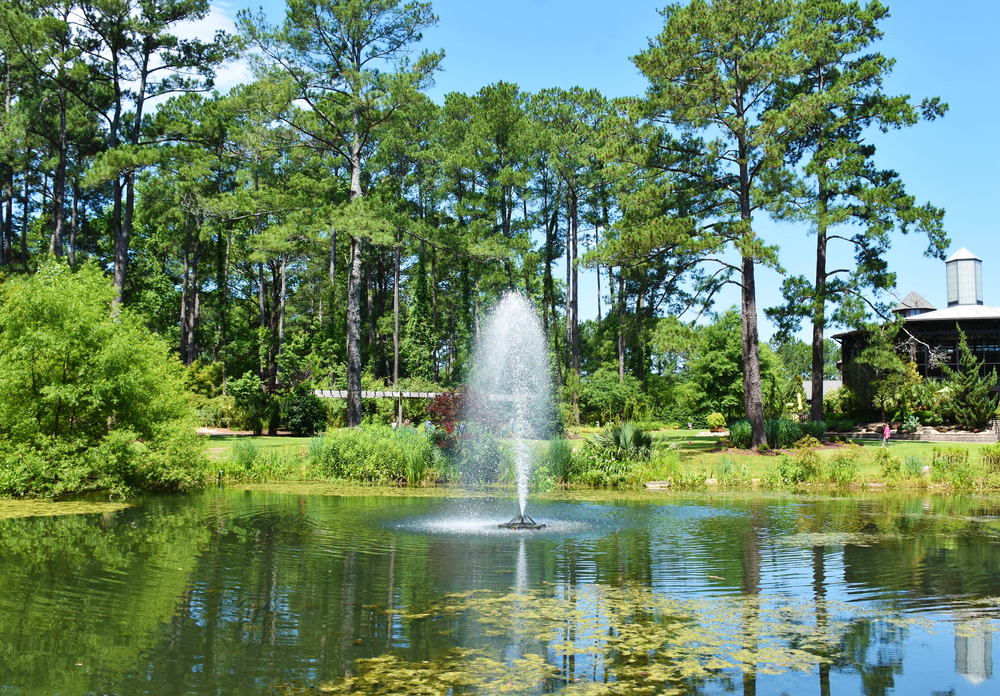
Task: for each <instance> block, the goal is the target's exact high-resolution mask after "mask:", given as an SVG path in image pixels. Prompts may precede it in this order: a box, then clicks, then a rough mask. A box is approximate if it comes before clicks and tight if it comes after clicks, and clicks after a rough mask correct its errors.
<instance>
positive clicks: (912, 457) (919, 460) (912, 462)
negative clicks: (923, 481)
mask: <svg viewBox="0 0 1000 696" xmlns="http://www.w3.org/2000/svg"><path fill="white" fill-rule="evenodd" d="M925 466H926V463H925V462H924V458H923V457H921V456H920V455H919V454H909V455H907V456H906V458H905V459H903V468H904V469H905V470H906V475H907V476H909V477H910V478H920V477H921V476H923V475H924V467H925Z"/></svg>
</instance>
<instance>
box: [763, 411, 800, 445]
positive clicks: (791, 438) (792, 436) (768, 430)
mask: <svg viewBox="0 0 1000 696" xmlns="http://www.w3.org/2000/svg"><path fill="white" fill-rule="evenodd" d="M764 433H765V435H766V436H767V444H768V446H769V447H770V448H771V449H787V448H788V447H791V446H793V445H794V444H795V443H796V442H798V441H799V440H801V439H802V427H801V426H800V425H799V424H798V423H796V422H795V421H793V420H791V419H789V418H768V419H767V420H765V421H764Z"/></svg>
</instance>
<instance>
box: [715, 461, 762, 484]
mask: <svg viewBox="0 0 1000 696" xmlns="http://www.w3.org/2000/svg"><path fill="white" fill-rule="evenodd" d="M715 480H716V484H717V485H718V486H719V487H721V488H746V487H748V486H750V485H751V484H752V483H753V479H752V478H751V476H750V467H748V466H747V465H746V464H737V463H736V462H735V460H734V459H733V458H732V457H728V456H722V457H719V461H718V463H717V464H716V465H715Z"/></svg>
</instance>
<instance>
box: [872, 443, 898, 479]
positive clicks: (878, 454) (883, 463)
mask: <svg viewBox="0 0 1000 696" xmlns="http://www.w3.org/2000/svg"><path fill="white" fill-rule="evenodd" d="M875 464H877V465H878V468H879V472H880V473H881V474H882V478H884V479H889V480H891V479H895V478H899V475H900V473H901V472H902V469H903V462H902V460H900V458H899V457H897V456H896V455H894V454H893V453H892V452H891V451H890V450H889V449H888V448H884V447H883V448H879V449H878V450H876V451H875Z"/></svg>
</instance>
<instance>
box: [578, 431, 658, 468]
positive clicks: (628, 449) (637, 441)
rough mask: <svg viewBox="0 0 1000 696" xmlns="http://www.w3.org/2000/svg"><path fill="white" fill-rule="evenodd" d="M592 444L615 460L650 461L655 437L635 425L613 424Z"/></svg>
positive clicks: (594, 439) (599, 434)
mask: <svg viewBox="0 0 1000 696" xmlns="http://www.w3.org/2000/svg"><path fill="white" fill-rule="evenodd" d="M591 443H592V444H593V446H594V447H596V448H598V449H600V450H603V451H604V453H605V454H606V455H607V456H610V457H612V458H615V459H623V460H624V459H648V458H649V455H650V450H651V449H652V447H653V436H652V435H650V434H649V433H647V432H646V431H644V430H642V429H641V428H639V427H637V426H636V425H635V424H634V423H631V422H629V421H625V422H624V423H613V424H611V425H609V426H608V427H606V428H605V429H604V430H602V431H601V432H599V433H598V434H597V435H595V436H594V438H593V440H591Z"/></svg>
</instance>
